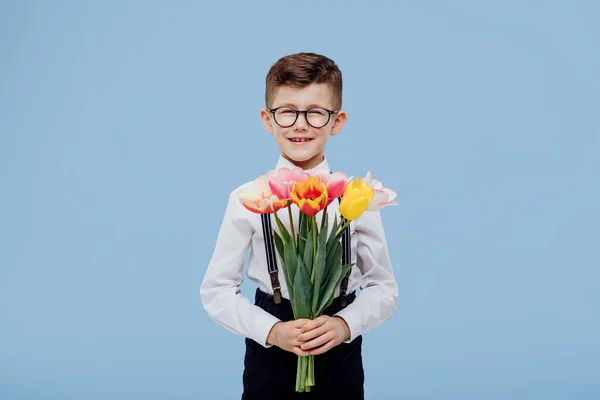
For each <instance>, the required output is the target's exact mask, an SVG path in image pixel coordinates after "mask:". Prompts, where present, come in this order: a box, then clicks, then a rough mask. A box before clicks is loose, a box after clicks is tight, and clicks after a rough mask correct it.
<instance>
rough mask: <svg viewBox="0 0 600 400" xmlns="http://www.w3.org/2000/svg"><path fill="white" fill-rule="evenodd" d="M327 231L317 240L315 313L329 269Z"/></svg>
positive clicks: (313, 304)
mask: <svg viewBox="0 0 600 400" xmlns="http://www.w3.org/2000/svg"><path fill="white" fill-rule="evenodd" d="M326 239H327V230H325V229H323V230H321V232H319V237H318V238H317V257H316V258H315V264H314V271H313V272H314V273H313V276H314V281H313V282H314V283H313V287H314V293H313V302H312V311H313V313H314V312H316V311H317V308H318V305H319V302H320V296H321V292H322V290H321V284H322V282H323V276H324V274H325V268H327V265H328V264H327V263H326V257H327V253H326V244H327V241H326Z"/></svg>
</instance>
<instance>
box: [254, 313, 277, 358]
mask: <svg viewBox="0 0 600 400" xmlns="http://www.w3.org/2000/svg"><path fill="white" fill-rule="evenodd" d="M260 311H261V312H259V313H257V314H256V316H255V317H254V320H253V321H252V331H251V337H250V339H252V340H254V341H255V342H256V343H258V344H260V345H261V346H263V347H265V348H267V349H268V348H269V347H272V346H273V345H272V344H267V338H268V337H269V332H271V329H272V328H273V325H275V324H276V323H277V322H280V321H281V320H280V319H279V318H277V317H275V316H273V315H271V314H269V313H268V312H266V311H264V310H263V309H262V308H261V309H260Z"/></svg>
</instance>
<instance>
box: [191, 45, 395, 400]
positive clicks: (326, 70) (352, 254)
mask: <svg viewBox="0 0 600 400" xmlns="http://www.w3.org/2000/svg"><path fill="white" fill-rule="evenodd" d="M265 97H266V108H263V109H262V110H261V111H260V117H261V119H262V122H263V125H264V127H265V128H266V130H267V131H268V132H269V133H271V134H272V135H273V136H274V138H275V141H276V142H277V144H278V145H279V148H280V156H279V159H278V162H277V164H276V167H275V168H276V169H278V168H281V167H288V168H292V167H294V166H297V167H300V168H302V169H304V170H309V169H312V168H324V169H325V170H327V171H329V165H328V163H327V160H326V158H325V155H324V152H325V144H326V143H327V139H328V138H329V136H334V135H337V134H338V133H339V132H340V131H341V129H342V127H343V126H344V123H345V122H346V119H347V114H346V113H345V112H344V111H342V110H341V105H342V74H341V72H340V70H339V69H338V67H337V65H336V64H335V63H334V62H333V61H332V60H330V59H329V58H327V57H324V56H321V55H317V54H313V53H300V54H294V55H290V56H286V57H283V58H281V59H280V60H278V61H277V62H276V63H275V64H274V65H273V66H272V67H271V69H270V70H269V72H268V74H267V78H266V96H265ZM238 189H239V188H238ZM238 189H236V190H234V191H233V192H231V193H230V196H229V203H228V205H227V209H226V212H225V216H224V219H223V222H222V225H221V228H220V231H219V235H218V238H217V243H216V246H215V250H214V253H213V256H212V258H211V260H210V263H209V265H208V269H207V271H206V275H205V277H204V280H203V282H202V285H201V287H200V295H201V299H202V302H203V305H204V308H205V309H206V311H207V312H208V314H209V315H210V316H211V318H213V319H214V320H216V321H217V322H218V323H219V324H221V325H223V326H224V327H225V328H227V329H228V330H230V331H232V332H235V333H237V334H239V335H242V336H244V337H245V338H246V339H245V341H246V354H245V357H244V374H243V384H244V392H243V395H242V399H244V400H246V399H280V400H287V399H294V398H302V399H315V398H327V399H332V400H335V399H344V400H350V399H363V398H364V388H363V387H364V372H363V364H362V355H361V352H362V349H361V346H362V336H361V335H362V334H363V333H365V332H368V331H370V330H372V329H374V328H376V327H378V326H379V325H381V324H382V323H383V322H384V321H386V320H387V319H388V318H389V317H391V315H392V314H393V313H394V312H395V311H396V301H397V296H398V287H397V284H396V281H395V279H394V274H393V271H392V266H391V262H390V257H389V253H388V248H387V243H386V239H385V235H384V231H383V225H382V222H381V217H380V214H379V212H365V213H364V214H363V215H361V216H360V217H359V218H358V219H356V220H355V221H352V223H351V224H350V225H349V227H350V229H349V232H350V233H349V236H346V240H345V241H344V243H343V245H344V251H345V252H347V253H346V254H347V257H349V258H350V260H349V262H352V263H355V266H354V267H353V268H352V270H351V273H350V276H349V278H348V280H347V281H346V282H345V283H342V286H344V288H341V287H340V288H337V289H336V299H335V301H334V302H333V304H332V305H331V306H330V307H329V308H328V309H327V310H326V311H325V313H324V315H322V316H320V317H318V318H316V319H315V320H313V321H310V320H304V319H302V320H294V317H293V313H292V310H291V306H290V302H289V300H288V299H289V297H288V292H287V287H286V283H285V279H283V278H282V279H278V278H277V276H276V273H275V277H274V278H273V274H272V273H273V271H272V270H270V269H269V268H270V266H269V265H268V260H267V254H266V251H265V249H266V248H265V234H264V232H267V237H266V238H267V239H266V240H267V242H268V241H269V240H271V239H270V236H268V232H269V231H268V230H266V231H265V230H263V226H262V222H261V216H260V215H258V214H254V213H252V212H250V211H248V210H246V209H245V208H244V207H243V206H242V205H241V203H240V201H239V200H238V198H237V195H236V192H237V190H238ZM337 206H338V203H337V202H335V201H334V202H332V203H331V204H330V205H329V207H328V216H330V218H332V220H331V222H333V216H334V214H335V213H338V210H337ZM284 212H285V213H287V211H284ZM338 215H339V213H338ZM286 216H287V214H285V216H284V214H282V215H281V219H282V221H285V220H286V219H287V218H286ZM318 217H322V213H319V214H318ZM295 218H297V213H296V216H295ZM296 220H297V219H296ZM248 250H250V258H249V261H248V267H247V275H248V277H249V278H250V279H251V280H253V281H254V282H256V283H257V284H258V289H257V290H256V295H255V302H254V304H251V303H250V301H249V300H248V299H247V298H246V297H244V296H243V295H242V294H241V293H240V290H239V285H240V284H241V282H242V280H243V272H244V258H245V255H246V253H247V251H248ZM277 257H278V256H277ZM276 262H277V263H278V264H280V260H279V258H277V261H276ZM272 263H273V261H272V260H271V264H272ZM270 272H271V274H270ZM274 282H275V283H276V284H277V285H276V284H275V283H274ZM346 286H347V288H346ZM359 288H360V289H361V291H360V294H359V295H356V293H355V291H356V290H357V289H359ZM277 291H279V292H280V294H281V297H282V298H281V299H279V293H277V296H274V294H275V293H276V292H277ZM345 293H349V294H347V295H346V294H345ZM309 354H313V355H315V386H314V387H313V388H312V389H311V392H309V393H296V392H295V382H296V367H297V359H298V356H299V355H309Z"/></svg>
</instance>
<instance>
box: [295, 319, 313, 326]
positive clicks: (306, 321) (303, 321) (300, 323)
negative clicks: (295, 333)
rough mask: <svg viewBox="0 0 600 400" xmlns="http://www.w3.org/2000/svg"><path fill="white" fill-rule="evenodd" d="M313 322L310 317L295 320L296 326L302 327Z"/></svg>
mask: <svg viewBox="0 0 600 400" xmlns="http://www.w3.org/2000/svg"><path fill="white" fill-rule="evenodd" d="M309 322H311V320H310V319H307V318H300V319H297V320H295V321H294V328H301V327H303V326H304V325H305V324H307V323H309Z"/></svg>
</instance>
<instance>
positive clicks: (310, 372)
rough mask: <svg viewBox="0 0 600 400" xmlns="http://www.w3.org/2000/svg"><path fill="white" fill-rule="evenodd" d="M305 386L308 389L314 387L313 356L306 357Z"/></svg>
mask: <svg viewBox="0 0 600 400" xmlns="http://www.w3.org/2000/svg"><path fill="white" fill-rule="evenodd" d="M306 386H307V387H308V388H309V390H310V387H311V386H315V356H314V355H310V356H308V376H307V377H306Z"/></svg>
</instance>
